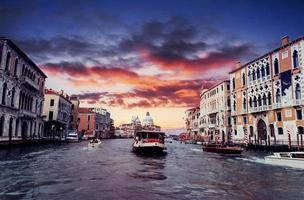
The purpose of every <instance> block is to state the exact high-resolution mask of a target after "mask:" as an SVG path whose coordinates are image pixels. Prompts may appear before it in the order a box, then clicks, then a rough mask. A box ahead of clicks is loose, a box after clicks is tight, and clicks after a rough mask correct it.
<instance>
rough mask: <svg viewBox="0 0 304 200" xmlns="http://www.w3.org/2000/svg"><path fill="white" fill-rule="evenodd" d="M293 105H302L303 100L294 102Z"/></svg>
mask: <svg viewBox="0 0 304 200" xmlns="http://www.w3.org/2000/svg"><path fill="white" fill-rule="evenodd" d="M293 105H295V106H299V105H302V100H301V99H296V100H293Z"/></svg>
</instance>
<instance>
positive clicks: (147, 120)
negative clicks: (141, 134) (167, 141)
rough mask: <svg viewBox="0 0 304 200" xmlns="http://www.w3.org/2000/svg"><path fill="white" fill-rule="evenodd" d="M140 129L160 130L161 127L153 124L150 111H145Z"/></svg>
mask: <svg viewBox="0 0 304 200" xmlns="http://www.w3.org/2000/svg"><path fill="white" fill-rule="evenodd" d="M142 129H144V130H151V131H160V130H161V127H160V126H157V125H155V124H154V122H153V118H152V117H151V116H150V113H149V112H147V114H146V116H145V117H144V119H143V125H142Z"/></svg>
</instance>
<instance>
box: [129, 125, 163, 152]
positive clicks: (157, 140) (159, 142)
mask: <svg viewBox="0 0 304 200" xmlns="http://www.w3.org/2000/svg"><path fill="white" fill-rule="evenodd" d="M165 149H166V145H165V133H164V132H160V131H149V130H142V131H137V132H136V133H135V136H134V142H133V144H132V150H133V151H134V152H146V153H153V152H155V153H160V152H162V151H163V150H165Z"/></svg>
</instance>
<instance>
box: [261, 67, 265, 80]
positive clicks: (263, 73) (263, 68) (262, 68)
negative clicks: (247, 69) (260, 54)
mask: <svg viewBox="0 0 304 200" xmlns="http://www.w3.org/2000/svg"><path fill="white" fill-rule="evenodd" d="M261 72H262V77H264V76H265V67H264V65H262V67H261Z"/></svg>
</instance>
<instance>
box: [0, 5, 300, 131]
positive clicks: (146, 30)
mask: <svg viewBox="0 0 304 200" xmlns="http://www.w3.org/2000/svg"><path fill="white" fill-rule="evenodd" d="M303 10H304V1H301V0H288V1H281V0H263V1H262V0H252V1H249V0H248V1H246V0H230V1H226V0H225V1H224V0H153V1H143V0H142V1H139V0H125V1H123V0H121V1H117V0H109V1H103V0H90V1H84V0H83V1H80V0H71V1H56V0H52V1H44V0H40V1H38V0H37V1H34V0H33V1H30V0H28V1H17V0H16V1H15V0H9V1H3V0H1V2H0V25H1V26H0V36H4V37H8V38H10V39H12V40H13V41H14V42H15V43H16V44H17V45H18V46H19V47H20V48H21V49H22V50H24V51H25V53H26V54H27V55H28V56H29V57H30V58H31V59H32V60H33V61H34V62H35V63H36V64H37V65H38V66H40V67H41V69H42V70H43V71H44V72H45V74H46V75H47V76H48V78H47V81H46V87H47V88H52V89H55V90H64V91H65V92H66V93H68V94H70V95H79V97H80V99H81V107H103V108H106V109H108V110H109V111H110V112H111V116H112V118H113V119H114V121H115V125H116V126H118V125H120V124H122V123H130V121H131V118H132V116H139V117H140V118H141V119H142V118H143V117H144V115H145V114H146V112H147V111H149V112H150V114H151V115H152V117H153V119H154V122H155V124H157V125H160V126H162V127H163V128H180V127H184V120H183V117H184V111H185V110H186V109H188V108H191V107H194V106H197V105H199V93H200V90H201V88H210V87H211V86H212V85H214V84H216V83H218V82H220V81H222V80H225V79H227V78H228V73H229V71H231V70H232V69H233V68H234V67H235V64H236V63H237V62H239V61H241V62H242V63H246V62H249V61H250V60H252V59H254V58H256V57H257V56H260V55H263V54H265V53H266V52H268V51H271V50H272V49H274V48H277V47H279V45H280V39H281V38H282V37H283V36H285V35H288V36H289V37H290V39H296V38H298V37H301V36H303V34H304V15H303Z"/></svg>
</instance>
